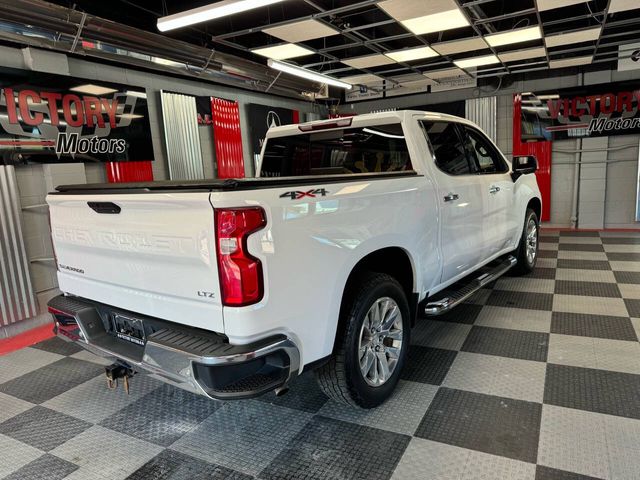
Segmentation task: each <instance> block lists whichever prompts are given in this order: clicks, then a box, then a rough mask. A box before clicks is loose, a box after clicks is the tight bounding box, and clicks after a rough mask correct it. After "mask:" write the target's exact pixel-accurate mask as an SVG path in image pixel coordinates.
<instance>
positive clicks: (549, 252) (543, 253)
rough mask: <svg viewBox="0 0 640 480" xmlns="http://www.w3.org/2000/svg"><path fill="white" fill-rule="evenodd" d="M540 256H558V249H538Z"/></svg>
mask: <svg viewBox="0 0 640 480" xmlns="http://www.w3.org/2000/svg"><path fill="white" fill-rule="evenodd" d="M538 258H558V250H538Z"/></svg>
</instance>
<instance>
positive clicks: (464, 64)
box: [453, 55, 500, 69]
mask: <svg viewBox="0 0 640 480" xmlns="http://www.w3.org/2000/svg"><path fill="white" fill-rule="evenodd" d="M453 63H455V65H456V67H458V68H464V69H467V68H471V67H481V66H483V65H492V64H494V63H500V60H499V59H498V57H496V56H495V55H483V56H481V57H472V58H465V59H463V60H455V61H454V62H453Z"/></svg>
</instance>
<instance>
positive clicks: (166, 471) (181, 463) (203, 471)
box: [127, 449, 253, 480]
mask: <svg viewBox="0 0 640 480" xmlns="http://www.w3.org/2000/svg"><path fill="white" fill-rule="evenodd" d="M252 478H253V477H251V476H250V475H245V474H244V473H240V472H235V471H233V470H231V469H229V468H226V467H223V466H221V465H214V464H212V463H207V462H205V461H203V460H199V459H197V458H194V457H190V456H189V455H185V454H184V453H180V452H176V451H173V450H168V449H167V450H164V451H162V452H161V453H160V454H159V455H158V456H156V457H154V458H152V459H151V460H149V461H148V462H147V463H145V464H144V465H143V466H142V467H140V468H139V469H138V470H136V471H135V472H134V473H133V474H131V475H130V476H128V477H127V480H147V479H155V480H193V479H202V480H204V479H211V480H251V479H252Z"/></svg>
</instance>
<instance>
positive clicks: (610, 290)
mask: <svg viewBox="0 0 640 480" xmlns="http://www.w3.org/2000/svg"><path fill="white" fill-rule="evenodd" d="M554 291H555V293H559V294H561V295H582V296H587V297H609V298H621V297H622V294H621V293H620V289H619V288H618V285H616V284H615V283H606V282H574V281H571V280H556V283H555V290H554Z"/></svg>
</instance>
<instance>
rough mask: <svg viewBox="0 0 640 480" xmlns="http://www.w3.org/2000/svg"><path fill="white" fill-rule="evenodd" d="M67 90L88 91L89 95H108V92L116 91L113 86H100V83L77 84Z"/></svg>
mask: <svg viewBox="0 0 640 480" xmlns="http://www.w3.org/2000/svg"><path fill="white" fill-rule="evenodd" d="M69 90H71V91H73V92H80V93H88V94H89V95H108V94H109V93H114V92H117V91H118V90H116V89H115V88H107V87H101V86H100V85H94V84H93V83H87V84H86V85H78V86H77V87H73V88H70V89H69Z"/></svg>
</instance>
